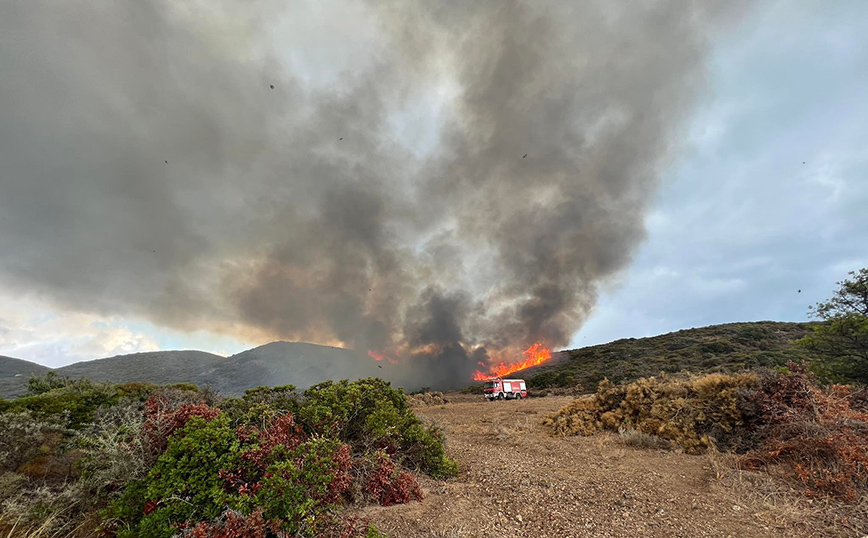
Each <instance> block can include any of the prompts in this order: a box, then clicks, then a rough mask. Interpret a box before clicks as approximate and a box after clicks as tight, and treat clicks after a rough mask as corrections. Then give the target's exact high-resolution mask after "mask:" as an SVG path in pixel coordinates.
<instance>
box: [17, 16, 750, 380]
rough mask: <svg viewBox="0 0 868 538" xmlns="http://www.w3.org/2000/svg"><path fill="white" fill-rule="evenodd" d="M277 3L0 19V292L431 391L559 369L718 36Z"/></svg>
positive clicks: (651, 24) (640, 232) (654, 22)
mask: <svg viewBox="0 0 868 538" xmlns="http://www.w3.org/2000/svg"><path fill="white" fill-rule="evenodd" d="M280 4H282V3H277V2H269V1H259V2H244V3H237V2H225V3H221V2H207V3H205V2H203V3H200V2H197V1H193V0H184V1H178V0H173V1H171V2H169V1H163V0H137V1H135V2H119V1H111V0H99V1H96V0H92V1H83V0H68V1H65V2H51V1H47V0H10V1H6V2H2V3H0V73H2V76H0V189H2V193H0V230H2V232H0V285H2V286H4V287H7V288H9V289H20V290H25V291H26V292H28V293H32V294H35V295H39V296H42V297H47V298H49V299H51V300H52V301H53V302H55V303H56V304H58V305H59V306H60V307H61V308H66V309H70V310H75V311H85V312H94V313H102V314H111V315H124V316H130V317H138V318H144V319H147V320H149V321H151V322H154V323H156V324H159V325H163V326H167V327H171V328H174V329H180V330H198V329H205V330H210V331H215V332H219V333H226V334H233V335H238V336H239V337H241V338H245V339H248V340H250V341H256V342H265V341H268V340H270V339H284V340H303V341H310V342H319V343H329V344H335V345H343V346H346V347H350V348H353V349H356V350H359V351H360V358H359V360H360V361H361V360H365V361H370V360H371V359H369V358H368V356H367V354H366V353H364V352H365V350H368V349H371V350H375V351H377V352H378V353H383V354H385V355H386V356H389V357H392V358H395V359H396V360H398V361H399V362H403V363H405V364H408V365H410V370H412V371H413V372H415V373H416V374H414V375H417V374H418V375H420V376H425V377H426V379H428V380H431V386H434V385H436V384H438V383H439V384H449V383H455V380H456V379H457V380H461V381H463V380H466V379H468V378H469V375H470V373H471V372H472V371H473V370H474V369H476V368H478V363H479V362H480V361H482V362H486V361H488V360H510V358H511V357H512V358H521V354H520V351H521V350H522V349H524V348H525V347H527V346H528V345H529V344H531V343H533V342H536V341H542V342H543V343H545V345H547V346H549V347H555V348H556V347H559V346H564V345H566V344H567V343H568V342H569V341H570V339H571V337H572V335H573V334H574V333H575V332H576V331H577V330H578V329H579V328H580V327H581V325H582V323H583V322H584V321H585V319H586V318H587V316H588V315H589V313H590V312H591V309H592V308H593V306H594V303H595V300H596V296H597V288H598V285H599V284H600V283H601V282H604V281H605V280H606V279H607V278H610V277H612V276H613V275H615V274H616V273H617V272H618V271H619V270H621V269H623V268H624V267H625V266H626V265H627V264H628V263H629V262H630V259H631V255H632V253H633V252H634V250H635V248H636V247H637V245H639V244H640V242H641V241H642V240H643V238H644V224H643V223H644V217H645V212H646V210H647V206H648V204H649V201H650V198H651V196H652V194H653V192H654V190H655V188H656V187H657V186H658V182H659V178H660V173H661V171H662V170H663V169H664V168H665V167H666V166H667V165H668V164H669V163H670V162H671V159H672V158H673V157H674V155H675V151H676V150H677V149H678V144H677V141H678V137H679V134H680V133H681V131H680V129H681V127H682V126H683V124H684V120H685V119H686V118H687V116H688V115H689V113H690V112H691V110H692V105H693V103H694V101H695V98H696V96H697V94H698V92H699V91H700V90H701V89H702V82H703V60H704V58H705V57H706V54H707V51H708V49H709V47H710V45H711V41H712V39H713V37H714V36H715V35H718V34H719V32H721V31H722V30H724V29H725V28H726V27H728V26H729V25H731V24H732V23H733V22H735V21H736V20H737V18H738V17H739V16H740V15H741V14H742V12H743V11H744V9H743V6H740V5H737V3H734V2H724V1H720V2H700V1H694V2H684V1H674V0H673V1H657V2H643V3H641V6H640V5H638V4H637V5H633V4H631V5H629V6H626V7H623V8H621V7H617V6H613V5H612V3H611V2H605V1H600V2H569V1H563V2H558V1H551V2H535V1H534V2H531V1H527V2H520V1H510V0H499V1H491V2H457V1H448V2H410V1H403V0H400V1H399V0H393V1H388V2H370V3H368V4H360V3H342V2H336V1H321V0H317V1H314V2H310V3H305V2H291V3H290V5H289V6H288V7H287V6H281V5H280ZM271 86H274V87H273V88H272V87H271Z"/></svg>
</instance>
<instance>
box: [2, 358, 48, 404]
mask: <svg viewBox="0 0 868 538" xmlns="http://www.w3.org/2000/svg"><path fill="white" fill-rule="evenodd" d="M50 370H51V369H50V368H48V367H46V366H42V365H41V364H36V363H35V362H30V361H24V360H21V359H15V358H12V357H5V356H3V355H0V398H2V397H6V398H9V397H14V396H20V395H22V394H24V393H25V392H27V380H28V379H30V376H32V375H41V374H44V373H46V372H49V371H50Z"/></svg>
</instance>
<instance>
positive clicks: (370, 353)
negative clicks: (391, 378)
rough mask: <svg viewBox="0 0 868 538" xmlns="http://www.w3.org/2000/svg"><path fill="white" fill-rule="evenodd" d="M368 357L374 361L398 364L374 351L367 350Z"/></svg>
mask: <svg viewBox="0 0 868 538" xmlns="http://www.w3.org/2000/svg"><path fill="white" fill-rule="evenodd" d="M368 357H370V358H372V359H374V360H375V361H388V362H389V364H398V361H396V360H395V359H392V358H390V357H387V356H385V355H383V354H382V353H377V352H375V351H371V350H370V349H369V350H368Z"/></svg>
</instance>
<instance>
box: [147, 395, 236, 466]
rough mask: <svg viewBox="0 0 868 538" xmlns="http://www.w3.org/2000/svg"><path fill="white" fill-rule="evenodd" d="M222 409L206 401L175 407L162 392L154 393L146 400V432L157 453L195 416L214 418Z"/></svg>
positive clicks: (207, 418) (206, 418)
mask: <svg viewBox="0 0 868 538" xmlns="http://www.w3.org/2000/svg"><path fill="white" fill-rule="evenodd" d="M219 414H220V410H219V409H217V408H215V407H211V406H209V405H208V404H205V403H198V404H183V405H181V406H179V407H177V408H173V407H172V406H171V404H170V403H169V400H168V399H167V398H166V397H165V396H163V395H162V394H154V395H152V396H151V397H150V398H148V399H147V401H146V402H145V425H144V427H143V430H144V433H145V436H146V438H147V439H148V442H149V443H150V445H151V448H152V450H153V451H154V452H155V453H156V454H160V453H162V452H163V451H164V450H165V449H166V445H167V443H168V439H169V437H171V436H172V434H173V433H175V432H176V431H178V430H180V429H181V428H183V427H184V426H185V425H186V424H187V421H189V420H190V419H191V418H193V417H202V418H204V419H205V420H212V419H214V418H215V417H217V415H219Z"/></svg>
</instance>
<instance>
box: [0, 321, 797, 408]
mask: <svg viewBox="0 0 868 538" xmlns="http://www.w3.org/2000/svg"><path fill="white" fill-rule="evenodd" d="M812 325H813V324H812V323H781V322H771V321H761V322H752V323H728V324H724V325H712V326H709V327H702V328H699V329H686V330H682V331H677V332H673V333H669V334H664V335H660V336H654V337H649V338H625V339H622V340H616V341H614V342H610V343H608V344H601V345H597V346H589V347H584V348H579V349H572V350H566V351H562V352H560V353H559V354H558V356H557V358H556V359H555V362H554V363H552V364H546V365H542V366H538V367H535V368H532V369H529V370H525V371H524V372H523V373H522V375H523V376H524V377H525V378H526V379H527V380H528V383H529V384H530V386H531V387H532V388H536V389H540V388H550V387H577V388H578V389H579V390H582V391H586V392H592V391H593V390H594V389H595V388H596V385H597V383H598V382H599V381H601V380H602V379H603V378H604V377H607V378H609V379H610V380H611V381H614V382H620V381H628V380H632V379H637V378H639V377H643V376H650V375H656V374H658V373H660V372H679V371H681V370H687V371H691V372H696V373H702V372H715V371H735V370H741V369H745V368H753V367H757V366H767V367H769V366H776V365H781V364H785V363H786V361H787V360H793V359H795V360H798V359H803V358H807V355H806V354H805V352H804V350H802V349H801V348H799V347H797V346H795V345H793V343H792V341H793V340H796V339H798V338H801V337H802V336H804V335H805V334H807V333H808V331H809V330H810V327H811V326H812ZM382 366H383V365H382V364H378V363H376V362H375V361H373V360H368V357H366V356H362V357H360V356H359V355H358V354H357V353H356V352H354V351H352V350H349V349H343V348H337V347H332V346H321V345H317V344H308V343H304V342H272V343H270V344H265V345H262V346H259V347H255V348H253V349H249V350H246V351H242V352H241V353H237V354H235V355H232V356H230V357H221V356H219V355H214V354H212V353H206V352H204V351H193V350H187V351H152V352H147V353H133V354H130V355H118V356H115V357H109V358H105V359H97V360H92V361H84V362H78V363H75V364H71V365H69V366H64V367H63V368H58V369H56V370H55V371H56V372H57V374H58V375H60V376H65V377H70V378H72V379H79V378H87V379H90V380H92V381H101V382H106V383H125V382H148V383H156V384H160V385H168V384H173V383H194V384H196V385H199V386H205V385H209V386H211V387H213V388H214V389H216V390H218V391H219V392H221V393H223V394H226V395H238V394H241V393H243V392H244V391H245V390H247V389H250V388H253V387H258V386H276V385H287V384H292V385H296V386H298V387H300V388H304V387H307V386H310V385H312V384H315V383H319V382H321V381H325V380H328V379H345V378H346V379H357V378H362V377H370V376H377V377H384V378H387V379H391V380H392V381H393V382H396V383H398V384H399V385H402V386H405V387H409V385H407V384H406V383H401V382H400V381H401V380H406V379H410V377H408V374H409V373H410V372H409V371H406V370H407V369H406V367H405V368H403V369H402V368H399V367H394V366H390V365H388V364H387V365H386V366H387V368H385V369H383V368H382ZM49 371H51V370H50V369H49V368H46V367H44V366H40V365H38V364H35V363H32V362H28V361H23V360H19V359H13V358H10V357H0V398H10V397H14V396H20V395H22V394H24V393H25V392H26V389H27V379H28V378H29V377H30V376H31V375H32V374H44V373H46V372H49ZM16 374H19V375H18V377H15V375H16Z"/></svg>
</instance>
